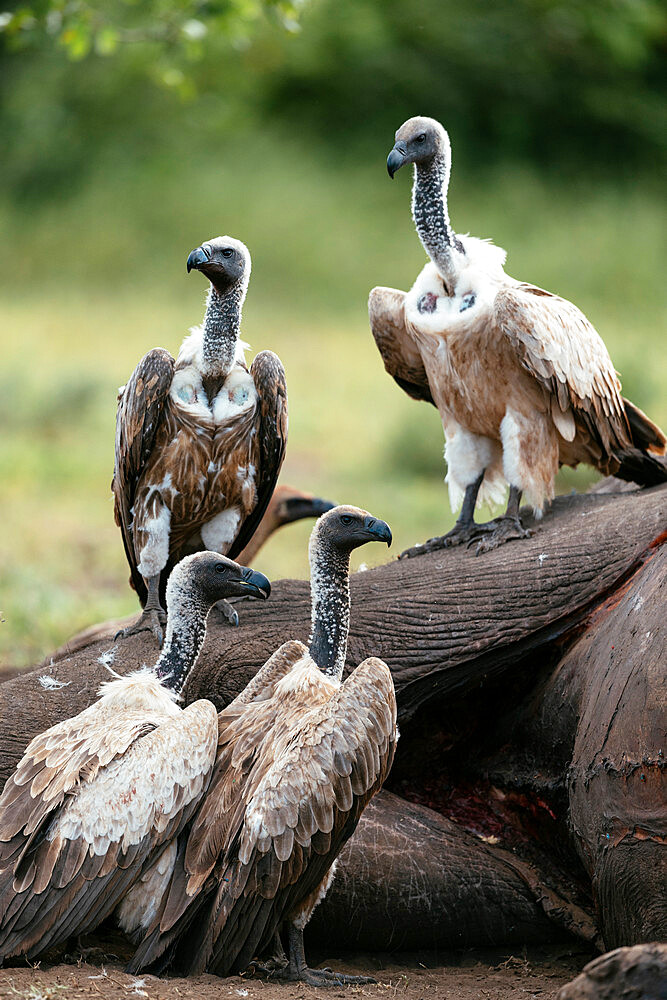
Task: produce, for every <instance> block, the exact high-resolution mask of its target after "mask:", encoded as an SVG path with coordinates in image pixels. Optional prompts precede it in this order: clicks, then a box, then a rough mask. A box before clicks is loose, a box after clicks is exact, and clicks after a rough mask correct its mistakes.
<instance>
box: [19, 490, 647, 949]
mask: <svg viewBox="0 0 667 1000" xmlns="http://www.w3.org/2000/svg"><path fill="white" fill-rule="evenodd" d="M666 500H667V488H655V489H653V490H646V491H641V492H634V493H624V494H619V495H597V496H570V497H564V498H560V499H559V500H557V501H556V503H555V504H554V507H553V510H552V511H551V512H550V513H548V514H547V515H546V517H545V518H544V521H543V522H541V524H539V525H538V526H537V530H536V533H535V536H534V537H533V538H531V539H528V540H525V541H520V542H513V543H511V544H510V545H507V546H505V547H503V548H501V549H499V550H496V551H494V552H491V553H488V554H486V555H484V556H482V557H480V558H476V557H475V556H474V555H473V554H472V553H471V552H469V551H467V550H458V549H454V550H448V551H445V552H442V553H433V554H431V555H425V556H422V557H420V558H417V559H411V560H406V561H399V562H392V563H390V564H389V565H386V566H383V567H381V568H380V569H377V570H371V571H368V572H365V573H359V574H356V575H355V576H354V577H353V579H352V584H351V591H352V631H351V637H350V644H349V651H348V659H349V664H350V665H351V666H354V665H356V664H357V663H358V662H360V661H361V660H362V659H363V658H364V657H365V656H368V655H369V654H371V653H374V654H376V655H379V656H382V657H383V658H384V659H385V660H386V661H387V663H388V664H389V666H390V667H391V670H392V673H393V675H394V680H395V683H396V690H397V697H398V705H399V719H400V724H401V730H402V737H401V741H400V743H399V749H398V753H397V757H396V763H395V765H394V770H393V772H392V775H391V776H390V780H389V783H388V788H389V789H390V790H392V791H393V792H395V793H399V795H400V796H401V797H400V798H399V797H397V795H396V794H391V792H390V791H387V792H383V793H381V795H380V796H378V798H377V799H376V800H375V802H374V803H372V804H371V806H369V808H368V809H367V811H366V814H365V816H364V817H363V818H362V822H361V824H360V826H359V829H358V831H357V834H356V835H355V837H354V838H353V840H352V841H351V842H350V844H349V845H348V847H347V848H346V850H345V852H344V854H343V856H342V858H341V864H340V865H339V874H338V876H337V879H336V882H335V883H334V888H333V889H332V893H331V896H330V898H329V899H328V900H327V901H326V902H325V903H324V904H323V905H322V906H321V907H320V908H319V911H317V912H316V915H315V917H314V919H313V923H312V927H311V928H310V931H311V933H312V937H313V938H316V937H317V935H318V928H319V933H320V934H321V936H322V938H323V939H326V940H327V941H331V940H336V941H337V942H338V943H340V944H343V943H345V942H347V943H348V944H349V943H350V942H352V943H354V942H357V943H358V944H359V945H360V946H363V947H368V948H380V949H385V948H388V947H416V946H418V945H420V946H421V945H424V944H425V943H426V942H428V943H429V944H434V945H435V944H437V945H438V946H439V947H457V946H463V945H466V946H471V945H485V944H499V945H501V944H517V943H519V942H521V941H535V940H548V939H550V938H553V937H554V935H556V936H557V935H559V934H563V933H565V932H568V933H574V934H576V935H577V936H578V937H580V938H583V939H584V940H586V941H589V942H591V941H594V940H596V927H595V923H594V920H593V914H594V901H595V903H596V904H597V907H598V911H599V918H600V924H601V927H602V930H603V932H604V936H605V940H606V942H607V944H608V946H609V945H611V944H615V943H626V942H633V941H638V940H647V938H648V937H651V936H653V937H657V936H664V935H665V933H666V932H667V927H666V926H665V914H664V910H663V909H662V905H661V903H660V898H661V897H660V888H659V882H658V878H659V875H658V853H659V849H660V843H661V841H660V838H661V837H662V836H664V830H663V832H662V833H660V830H659V828H658V822H659V819H660V817H659V815H658V808H659V807H658V806H656V803H655V800H654V798H652V796H655V794H656V781H657V776H658V770H659V767H660V765H661V763H662V760H663V757H662V754H664V753H665V752H667V751H666V750H665V748H664V744H663V743H662V737H661V735H660V732H659V728H658V723H659V716H660V713H661V711H662V712H663V714H664V700H663V701H662V702H661V693H660V691H661V689H660V688H659V681H660V677H659V668H658V664H659V659H658V657H659V653H660V640H659V639H658V638H655V633H656V632H657V630H658V628H659V626H660V624H661V622H660V619H659V614H660V612H659V601H660V592H659V587H660V582H661V581H664V558H665V557H664V553H663V552H659V546H660V543H661V542H662V541H664V539H665V532H664V529H665V523H666V518H665V506H666V503H665V501H666ZM662 600H663V604H664V596H663V598H662ZM239 613H240V616H241V626H240V627H239V628H238V629H230V628H229V627H228V626H227V625H226V624H225V623H224V620H223V619H222V616H221V615H219V614H218V613H217V611H215V610H214V611H213V612H212V614H211V616H210V619H209V630H208V635H207V639H206V643H205V646H204V649H203V651H202V654H201V656H200V659H199V662H198V664H197V667H196V668H195V670H194V672H193V675H192V677H191V680H190V683H189V685H188V687H187V690H186V699H187V700H188V701H191V700H193V699H195V698H197V697H209V698H211V699H212V700H213V701H214V702H215V704H216V705H217V706H218V707H223V706H224V705H225V704H227V703H228V702H229V700H230V699H231V698H232V697H234V696H235V695H236V694H237V693H238V692H239V691H240V690H241V689H242V688H243V687H244V685H245V684H246V683H247V681H248V680H249V679H250V677H252V676H253V675H254V673H255V671H256V670H257V668H258V667H259V666H260V665H261V664H262V663H263V662H264V660H265V659H266V658H267V656H268V655H269V654H270V653H271V652H272V651H273V650H274V649H275V648H276V647H277V646H278V645H279V644H280V643H281V642H283V641H284V640H285V639H287V638H301V639H306V637H307V635H308V630H309V588H308V584H307V583H305V582H302V581H294V580H284V581H279V582H277V583H276V584H275V585H274V587H273V591H272V597H271V600H270V601H269V602H268V604H267V605H263V604H259V603H247V604H246V603H244V604H241V605H239ZM115 630H116V625H115V623H107V624H106V625H100V626H95V627H94V628H92V629H89V630H87V632H86V633H82V634H81V635H80V636H78V637H75V639H74V640H72V641H71V642H70V643H68V644H67V645H66V646H64V647H62V648H61V649H60V650H58V651H57V652H56V653H55V654H54V656H53V657H52V658H51V657H49V658H47V660H46V661H45V662H44V664H42V666H41V667H39V668H38V670H36V671H32V672H31V673H28V674H24V675H22V676H20V677H16V678H13V679H11V680H8V681H6V682H5V683H3V684H2V685H0V778H1V779H2V780H4V779H5V778H6V777H7V776H8V774H9V773H10V772H11V770H12V769H13V767H14V766H15V764H16V762H17V760H18V759H19V757H20V755H21V753H22V752H23V750H24V748H25V746H26V744H27V742H28V741H29V739H30V738H31V737H32V736H34V735H35V734H36V733H37V732H39V731H42V730H43V729H45V728H47V727H48V726H49V725H53V724H54V723H55V722H58V721H60V720H61V719H63V718H66V717H67V716H70V715H73V714H75V713H76V712H78V711H81V710H82V709H83V708H85V707H86V706H87V705H88V704H90V703H91V701H92V700H93V699H94V697H95V694H96V691H97V687H98V685H99V683H100V681H102V680H104V679H105V678H107V677H108V676H109V675H108V672H107V670H106V669H105V666H104V663H107V665H110V666H112V667H113V669H114V670H117V671H118V672H120V673H124V672H126V671H127V670H129V669H131V668H136V667H137V666H140V665H142V664H143V663H149V664H150V663H152V662H154V660H155V658H156V656H157V647H156V645H155V643H154V641H153V639H152V637H151V636H150V635H149V634H147V633H145V634H143V635H140V636H134V637H131V638H130V639H127V640H124V641H122V642H120V643H118V644H114V642H113V635H114V633H115ZM647 632H650V633H651V635H652V636H654V638H652V639H651V640H650V642H649V640H648V638H647V635H646V633H647ZM647 643H648V644H647ZM663 646H664V640H663ZM612 647H613V649H612ZM663 663H664V654H663ZM40 675H48V676H50V677H52V678H54V679H56V680H57V681H58V682H62V683H64V684H65V685H66V686H65V687H61V688H59V689H56V690H49V689H44V688H43V687H42V685H41V684H40V682H39V677H40ZM662 692H663V693H662V698H663V699H664V688H663V689H662ZM406 800H411V801H406ZM434 808H435V809H436V810H437V812H434V811H433V809H434ZM570 824H571V825H570ZM607 833H609V835H610V836H609V840H607V837H606V834H607ZM387 893H389V895H387ZM388 900H389V905H388Z"/></svg>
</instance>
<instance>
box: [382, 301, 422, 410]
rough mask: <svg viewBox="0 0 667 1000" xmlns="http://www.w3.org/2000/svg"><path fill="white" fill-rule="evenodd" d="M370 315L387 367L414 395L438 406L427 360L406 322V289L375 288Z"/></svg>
mask: <svg viewBox="0 0 667 1000" xmlns="http://www.w3.org/2000/svg"><path fill="white" fill-rule="evenodd" d="M368 318H369V321H370V324H371V330H372V331H373V336H374V337H375V343H376V344H377V346H378V350H379V352H380V354H381V355H382V360H383V361H384V367H385V369H386V371H388V372H389V374H390V375H391V377H392V378H393V379H394V381H395V382H396V383H397V385H400V387H401V389H403V390H404V391H405V392H407V394H408V396H411V397H412V399H423V400H424V401H425V402H427V403H432V404H433V406H435V403H434V402H433V396H432V395H431V388H430V386H429V383H428V377H427V375H426V369H425V368H424V362H423V361H422V357H421V354H420V353H419V350H418V348H417V345H416V344H415V343H414V341H413V340H412V338H411V336H410V334H409V333H408V330H407V327H406V325H405V292H400V291H398V289H396V288H381V287H380V288H374V289H373V290H372V291H371V293H370V295H369V297H368Z"/></svg>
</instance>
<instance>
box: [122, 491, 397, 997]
mask: <svg viewBox="0 0 667 1000" xmlns="http://www.w3.org/2000/svg"><path fill="white" fill-rule="evenodd" d="M370 541H384V542H387V543H388V544H390V543H391V532H390V530H389V527H388V525H387V524H386V523H385V522H384V521H380V520H378V519H377V518H375V517H372V516H371V515H370V514H368V513H367V512H366V511H363V510H360V509H359V508H357V507H349V506H341V507H335V508H334V509H333V510H330V511H329V512H328V513H327V514H324V515H323V516H322V517H321V518H320V519H319V520H318V522H317V524H316V525H315V527H314V529H313V532H312V535H311V539H310V546H309V556H310V567H311V594H312V627H311V634H310V641H309V645H308V647H306V646H304V645H303V644H302V643H301V642H297V641H290V642H287V643H285V644H283V645H282V646H281V647H280V648H279V649H278V650H277V652H276V653H274V654H273V656H272V657H271V658H270V659H269V660H268V661H267V663H265V665H264V666H263V667H262V668H261V669H260V670H259V672H258V673H257V674H256V676H255V677H254V678H253V680H252V681H251V682H250V683H249V685H248V686H247V687H246V688H245V690H244V691H243V692H242V693H241V694H240V695H239V696H238V697H237V698H236V699H235V700H234V701H233V702H231V704H230V705H228V706H227V708H226V709H224V710H223V711H222V712H221V713H220V715H219V716H218V752H217V757H216V762H215V766H214V769H213V776H212V778H211V784H210V786H209V790H208V792H207V795H206V797H205V798H204V799H202V801H201V804H200V806H199V809H198V810H197V813H196V815H195V817H194V818H193V820H192V823H191V827H190V831H189V833H188V835H187V838H184V842H183V847H182V850H180V851H179V857H178V860H177V863H176V867H175V868H174V874H173V876H172V883H171V886H170V888H169V890H168V892H167V893H166V894H165V896H164V897H163V899H164V905H163V907H162V909H161V912H160V913H159V915H158V916H157V917H156V920H155V924H154V925H153V927H152V928H151V930H150V931H149V932H148V934H147V935H146V937H145V939H144V940H143V941H142V943H141V944H140V946H139V948H138V950H137V952H136V954H135V956H134V959H133V960H132V963H131V965H130V971H132V972H139V971H140V970H142V969H146V968H147V967H150V968H153V969H156V970H157V971H160V970H161V969H164V968H165V967H166V966H167V965H168V964H169V963H170V961H174V963H175V964H176V966H177V967H179V969H180V970H181V971H182V972H184V973H186V974H190V975H196V974H198V973H200V972H203V971H204V970H205V969H206V970H208V971H209V972H213V973H216V974H218V975H221V976H225V975H228V974H230V973H232V972H239V971H242V970H243V969H245V968H246V967H247V966H248V964H249V963H250V962H251V961H252V960H253V959H254V958H255V957H257V956H259V957H261V956H262V955H265V954H267V953H268V952H269V951H270V950H271V949H272V948H274V949H277V950H278V952H279V953H281V952H282V944H281V940H280V931H281V927H282V925H283V924H286V927H287V940H288V946H289V959H287V958H286V957H285V955H284V952H282V956H281V957H282V965H283V968H282V969H281V970H280V971H279V972H278V973H277V975H278V976H280V977H281V978H285V979H288V980H300V981H303V982H306V983H309V984H310V985H314V986H321V985H323V984H325V983H327V982H329V983H330V982H337V983H340V982H356V983H359V982H369V981H372V980H369V979H368V978H367V977H355V976H344V975H339V974H335V973H333V972H331V970H327V969H310V968H309V967H308V966H307V965H306V961H305V957H304V945H303V929H304V927H305V925H306V924H307V922H308V920H309V919H310V916H311V914H312V912H313V910H314V908H315V906H316V905H317V904H318V902H319V901H320V900H321V899H322V898H323V897H324V895H325V893H326V891H327V889H328V888H329V885H330V883H331V880H332V878H333V872H334V866H335V861H336V858H337V856H338V854H339V853H340V851H341V849H342V847H343V845H344V844H345V842H346V841H347V840H348V839H349V838H350V837H351V836H352V834H353V832H354V830H355V828H356V826H357V823H358V822H359V818H360V816H361V813H362V811H363V809H364V807H365V806H366V804H367V803H368V802H369V800H370V799H371V798H372V796H373V795H375V793H376V792H377V791H379V789H380V787H381V786H382V783H383V782H384V780H385V778H386V776H387V773H388V771H389V768H390V766H391V762H392V759H393V754H394V748H395V744H396V740H397V737H398V733H397V729H396V698H395V693H394V685H393V681H392V677H391V673H390V671H389V668H388V667H387V666H386V664H385V663H383V662H382V661H381V660H379V659H377V658H376V657H373V656H371V657H369V658H368V659H366V660H364V661H363V662H362V663H361V664H360V665H359V666H358V667H357V668H356V669H355V670H353V671H352V673H350V675H349V676H348V677H347V678H346V679H345V680H343V668H344V666H345V657H346V650H347V638H348V630H349V617H350V591H349V578H348V574H349V562H350V552H351V551H352V549H354V548H356V547H357V546H359V545H364V544H365V543H366V542H370ZM160 958H162V962H161V964H159V965H158V964H156V961H157V960H158V959H160Z"/></svg>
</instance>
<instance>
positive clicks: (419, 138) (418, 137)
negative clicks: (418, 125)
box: [415, 132, 426, 142]
mask: <svg viewBox="0 0 667 1000" xmlns="http://www.w3.org/2000/svg"><path fill="white" fill-rule="evenodd" d="M425 138H426V136H425V135H424V133H423V132H420V133H419V135H418V136H416V137H415V142H423V141H424V139H425Z"/></svg>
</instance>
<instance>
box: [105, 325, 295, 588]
mask: <svg viewBox="0 0 667 1000" xmlns="http://www.w3.org/2000/svg"><path fill="white" fill-rule="evenodd" d="M193 338H194V340H195V342H194V344H193V343H192V341H193ZM198 350H199V345H198V343H197V341H196V334H193V335H192V336H191V337H190V338H188V340H186V341H185V343H184V344H183V347H182V349H181V352H180V354H179V357H178V360H177V361H176V362H174V359H173V358H172V357H171V355H170V354H169V353H168V352H167V351H165V350H162V349H156V350H153V351H150V352H149V353H148V354H147V355H146V356H145V357H144V358H143V359H142V361H141V362H140V363H139V365H138V366H137V368H136V369H135V371H134V373H133V375H132V377H131V378H130V380H129V382H128V383H127V385H126V386H125V387H124V389H122V390H121V392H120V395H119V400H118V410H117V417H116V461H115V468H114V477H113V482H112V491H113V494H114V513H115V518H116V523H117V524H118V525H119V527H120V529H121V533H122V536H123V544H124V546H125V552H126V555H127V559H128V562H129V565H130V570H131V581H132V584H133V586H134V588H135V590H136V591H137V593H138V594H139V597H140V599H141V602H142V604H143V603H145V601H146V595H147V591H146V584H145V581H144V578H143V575H142V573H141V571H140V554H141V550H142V547H143V545H144V544H145V540H146V538H147V537H149V536H150V532H151V530H152V526H153V525H154V524H157V523H158V522H159V521H160V519H161V518H162V519H165V520H166V522H167V524H168V526H169V551H168V561H167V562H166V565H165V567H164V569H163V568H162V567H159V570H160V571H161V572H162V578H161V590H162V592H163V591H164V586H165V585H166V578H167V576H168V573H169V570H170V569H171V567H172V566H173V565H174V564H175V563H177V562H178V561H179V559H180V558H182V556H183V555H185V554H186V553H188V552H192V551H197V550H199V549H202V548H214V549H216V550H217V551H223V552H224V554H225V555H228V556H229V557H230V558H234V557H235V556H236V555H237V554H238V553H239V552H240V551H241V550H242V549H243V548H244V546H245V545H246V544H247V543H248V542H249V541H250V539H251V538H252V535H253V532H254V531H255V528H256V527H257V525H258V524H259V522H260V520H261V518H262V516H263V514H264V511H265V510H266V507H267V505H268V503H269V500H270V499H271V495H272V493H273V489H274V487H275V484H276V480H277V478H278V473H279V472H280V467H281V465H282V462H283V459H284V456H285V446H286V442H287V386H286V381H285V372H284V369H283V366H282V364H281V362H280V360H279V358H278V357H277V356H276V355H275V354H274V353H273V352H272V351H262V352H261V353H259V354H258V355H257V356H256V358H255V359H254V361H253V363H252V365H251V366H250V369H249V370H248V368H247V367H246V365H245V362H244V360H243V345H242V344H240V347H239V352H238V354H237V360H236V364H235V366H234V368H233V369H232V371H231V372H230V373H229V374H228V375H227V376H226V378H225V380H224V382H223V384H222V385H221V387H220V388H219V390H218V391H217V393H216V396H215V398H214V399H213V400H212V401H211V402H209V400H208V398H207V395H206V390H205V388H204V386H203V384H202V378H201V375H200V374H199V372H198V370H197V364H196V362H197V351H198ZM221 516H222V517H223V518H227V521H226V522H225V524H226V526H227V533H226V534H224V535H222V536H220V537H222V538H223V543H222V544H219V543H218V539H217V537H216V530H217V529H216V527H215V526H216V518H220V517H221ZM208 526H211V527H212V534H211V535H210V536H209V535H207V527H208Z"/></svg>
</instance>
